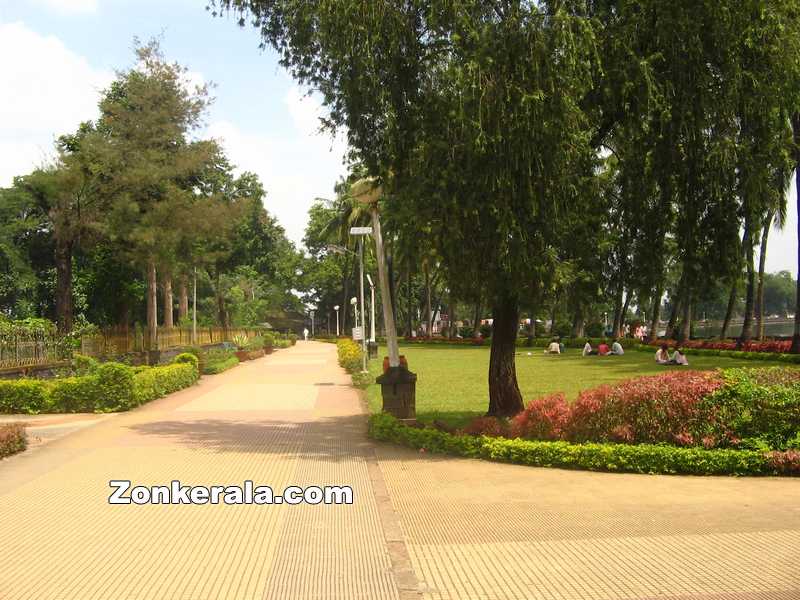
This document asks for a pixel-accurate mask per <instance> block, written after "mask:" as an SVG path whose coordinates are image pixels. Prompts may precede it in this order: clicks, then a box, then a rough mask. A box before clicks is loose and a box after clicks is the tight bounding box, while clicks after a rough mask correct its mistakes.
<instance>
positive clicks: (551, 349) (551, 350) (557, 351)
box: [544, 338, 561, 354]
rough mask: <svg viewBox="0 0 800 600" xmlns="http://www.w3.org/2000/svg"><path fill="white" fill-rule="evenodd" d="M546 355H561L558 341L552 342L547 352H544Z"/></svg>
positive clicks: (553, 340)
mask: <svg viewBox="0 0 800 600" xmlns="http://www.w3.org/2000/svg"><path fill="white" fill-rule="evenodd" d="M544 353H545V354H561V346H560V345H559V343H558V340H557V339H555V338H553V339H552V340H551V341H550V345H549V346H548V347H547V350H545V351H544Z"/></svg>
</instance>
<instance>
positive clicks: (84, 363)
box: [72, 354, 100, 377]
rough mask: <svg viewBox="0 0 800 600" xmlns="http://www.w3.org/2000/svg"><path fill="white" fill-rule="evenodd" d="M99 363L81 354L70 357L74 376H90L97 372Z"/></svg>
mask: <svg viewBox="0 0 800 600" xmlns="http://www.w3.org/2000/svg"><path fill="white" fill-rule="evenodd" d="M99 364H100V363H98V362H97V360H95V359H94V358H92V357H91V356H85V355H83V354H73V355H72V370H73V372H74V373H75V375H76V376H78V377H81V376H83V375H91V374H92V373H94V372H95V371H96V370H97V367H98V365H99Z"/></svg>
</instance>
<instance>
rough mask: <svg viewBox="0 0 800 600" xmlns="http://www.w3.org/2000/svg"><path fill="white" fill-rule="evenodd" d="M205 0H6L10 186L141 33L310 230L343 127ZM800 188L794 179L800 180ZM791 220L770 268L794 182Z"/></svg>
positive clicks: (1, 32) (329, 186)
mask: <svg viewBox="0 0 800 600" xmlns="http://www.w3.org/2000/svg"><path fill="white" fill-rule="evenodd" d="M205 5H206V2H205V0H161V1H158V0H136V1H133V0H21V1H20V0H0V57H1V58H0V186H5V185H8V184H10V182H11V178H12V177H13V176H14V175H18V174H23V173H25V172H27V171H29V170H30V169H32V168H33V167H35V166H37V164H40V163H41V162H42V161H44V160H46V157H47V153H48V152H49V151H50V148H51V147H52V140H53V139H54V137H55V136H57V135H59V134H61V133H65V132H67V131H70V130H71V129H74V127H75V126H77V124H78V123H79V122H80V121H81V120H85V119H91V118H94V116H95V112H96V104H97V97H98V92H99V90H100V89H102V88H103V87H104V86H105V85H107V84H108V82H109V81H110V80H111V78H112V77H113V72H114V69H118V68H124V67H127V66H130V64H131V62H132V56H133V53H132V42H133V38H134V36H137V37H139V38H140V39H142V40H147V39H149V38H151V37H154V36H159V37H160V38H161V39H162V48H163V50H164V52H165V54H166V55H167V57H168V58H169V59H170V60H176V61H178V62H180V63H181V64H183V65H185V66H187V67H188V68H189V69H190V70H191V71H192V73H193V76H194V77H196V78H198V79H202V80H204V81H213V82H214V83H215V84H216V85H217V87H216V89H215V90H214V92H213V94H214V96H215V97H216V102H215V104H214V105H213V106H212V108H211V111H210V114H209V117H208V119H207V121H208V127H207V130H206V132H205V133H206V134H207V135H211V136H213V137H216V138H219V139H220V140H221V141H222V143H223V145H224V146H225V148H226V151H227V153H228V156H229V157H230V158H231V160H232V161H233V162H234V163H235V164H237V165H238V166H239V167H241V168H243V169H247V170H251V171H255V172H256V173H258V174H259V175H260V176H261V179H262V180H263V182H264V185H265V187H266V189H267V192H268V196H267V200H266V202H265V204H266V206H267V209H268V210H270V212H272V213H273V214H274V215H275V216H277V218H278V219H279V221H280V222H281V223H282V224H283V226H284V227H285V228H286V230H287V233H288V235H289V237H290V238H291V239H293V240H294V241H296V242H299V241H300V240H301V238H302V234H303V228H304V225H305V222H306V213H307V211H308V208H309V206H310V205H311V203H312V202H313V200H314V198H315V197H330V196H331V195H332V194H333V185H334V184H335V182H336V181H337V180H338V179H339V178H340V177H341V176H342V175H344V173H345V168H344V166H343V165H342V154H343V152H344V149H345V144H344V142H343V140H342V138H341V137H339V138H338V139H336V140H332V139H331V138H330V137H329V136H328V135H327V134H318V133H317V132H316V130H317V127H318V122H317V117H318V115H319V114H321V110H322V109H321V107H320V105H319V101H318V99H316V98H313V97H312V98H305V97H304V94H303V90H301V89H299V88H298V87H297V86H296V84H295V83H294V82H293V81H292V80H291V78H290V77H289V76H288V75H287V74H286V73H285V72H284V71H283V70H282V69H281V68H280V66H279V65H278V62H277V57H276V56H275V55H274V53H272V52H271V51H261V50H259V49H258V44H259V37H258V35H257V32H256V31H254V30H253V29H252V28H249V27H248V28H244V29H242V28H240V27H238V25H237V24H236V23H235V22H234V21H233V20H232V19H229V18H213V17H212V16H211V14H210V13H209V12H207V11H206V10H205ZM793 189H794V188H793ZM789 202H790V210H789V214H790V219H789V222H788V223H787V224H786V228H785V229H784V231H782V232H779V231H775V232H773V233H772V235H771V237H770V249H769V252H768V254H767V266H768V270H770V271H777V270H781V269H787V270H790V271H792V272H794V271H795V270H796V268H797V241H796V240H797V237H796V236H797V233H796V232H797V218H796V214H795V195H794V191H792V193H791V194H790V197H789Z"/></svg>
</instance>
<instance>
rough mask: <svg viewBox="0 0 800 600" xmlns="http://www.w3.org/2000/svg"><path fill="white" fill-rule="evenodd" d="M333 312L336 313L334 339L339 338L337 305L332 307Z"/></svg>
mask: <svg viewBox="0 0 800 600" xmlns="http://www.w3.org/2000/svg"><path fill="white" fill-rule="evenodd" d="M333 310H335V311H336V337H339V305H338V304H337V305H336V306H334V307H333Z"/></svg>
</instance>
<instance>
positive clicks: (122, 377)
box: [93, 362, 134, 412]
mask: <svg viewBox="0 0 800 600" xmlns="http://www.w3.org/2000/svg"><path fill="white" fill-rule="evenodd" d="M93 377H95V378H96V380H97V386H96V396H95V411H97V412H106V411H114V410H125V409H127V408H130V406H131V403H132V401H133V396H134V394H133V378H134V374H133V369H131V367H129V366H127V365H123V364H120V363H114V362H107V363H103V364H102V365H100V366H99V367H97V370H96V371H95V375H93Z"/></svg>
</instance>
